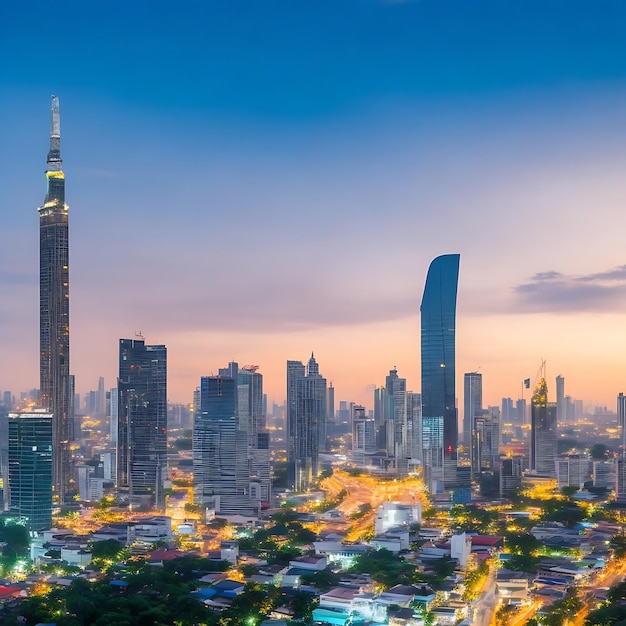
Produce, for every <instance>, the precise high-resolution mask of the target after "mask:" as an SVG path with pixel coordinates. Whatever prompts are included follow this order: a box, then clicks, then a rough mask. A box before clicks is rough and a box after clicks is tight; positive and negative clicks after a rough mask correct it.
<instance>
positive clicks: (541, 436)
mask: <svg viewBox="0 0 626 626" xmlns="http://www.w3.org/2000/svg"><path fill="white" fill-rule="evenodd" d="M530 407H531V432H530V469H531V471H533V472H535V473H536V474H540V475H541V476H550V477H553V478H556V460H557V432H556V403H555V402H548V384H547V383H546V379H545V378H543V377H542V378H541V380H540V381H539V382H538V383H537V385H536V386H535V390H534V392H533V396H532V399H531V402H530Z"/></svg>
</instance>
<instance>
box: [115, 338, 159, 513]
mask: <svg viewBox="0 0 626 626" xmlns="http://www.w3.org/2000/svg"><path fill="white" fill-rule="evenodd" d="M117 390H118V407H117V410H118V435H117V481H118V483H117V486H118V489H119V490H120V492H121V493H122V494H127V495H128V499H129V502H130V504H131V505H140V506H144V507H156V508H158V509H162V508H163V507H164V505H165V499H164V495H163V478H164V476H163V474H164V470H165V467H166V464H167V458H166V454H167V348H166V347H165V346H163V345H156V346H147V345H146V344H145V342H144V340H143V339H120V361H119V378H118V379H117Z"/></svg>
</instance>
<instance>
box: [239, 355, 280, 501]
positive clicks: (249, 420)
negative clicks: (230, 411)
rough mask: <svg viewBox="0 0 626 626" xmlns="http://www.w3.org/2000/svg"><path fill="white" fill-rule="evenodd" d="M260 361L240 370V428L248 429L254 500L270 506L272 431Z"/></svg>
mask: <svg viewBox="0 0 626 626" xmlns="http://www.w3.org/2000/svg"><path fill="white" fill-rule="evenodd" d="M258 369H259V367H258V366H257V365H244V366H243V367H240V368H239V370H238V372H237V398H238V401H237V410H238V414H239V428H240V429H244V430H246V431H247V434H248V450H247V466H248V468H249V472H248V480H249V483H250V487H249V495H250V498H251V499H252V500H256V501H258V503H259V504H262V505H263V506H269V500H270V498H271V493H272V489H271V478H270V449H269V442H270V435H269V432H268V431H267V429H266V415H265V408H266V406H267V401H266V400H264V398H266V396H265V395H264V394H263V375H262V374H261V373H260V372H259V371H258Z"/></svg>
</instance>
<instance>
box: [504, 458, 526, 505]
mask: <svg viewBox="0 0 626 626" xmlns="http://www.w3.org/2000/svg"><path fill="white" fill-rule="evenodd" d="M523 470H524V457H523V456H519V455H517V456H502V457H501V458H500V497H501V498H510V497H512V496H514V495H515V494H516V492H517V490H518V489H519V488H520V486H521V484H522V472H523Z"/></svg>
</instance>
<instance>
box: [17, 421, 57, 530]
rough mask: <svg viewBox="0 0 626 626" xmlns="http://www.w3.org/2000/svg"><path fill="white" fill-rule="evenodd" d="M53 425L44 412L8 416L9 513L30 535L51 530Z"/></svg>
mask: <svg viewBox="0 0 626 626" xmlns="http://www.w3.org/2000/svg"><path fill="white" fill-rule="evenodd" d="M53 424H54V415H53V414H52V413H50V412H48V411H46V410H45V409H35V410H33V411H28V412H22V413H9V429H8V430H9V489H10V494H11V499H10V510H11V512H12V513H13V514H14V515H19V516H21V517H25V518H26V519H27V520H28V528H29V530H31V531H36V530H42V529H44V528H51V527H52V479H53V471H52V470H53V467H52V466H53V441H54V431H53Z"/></svg>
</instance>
